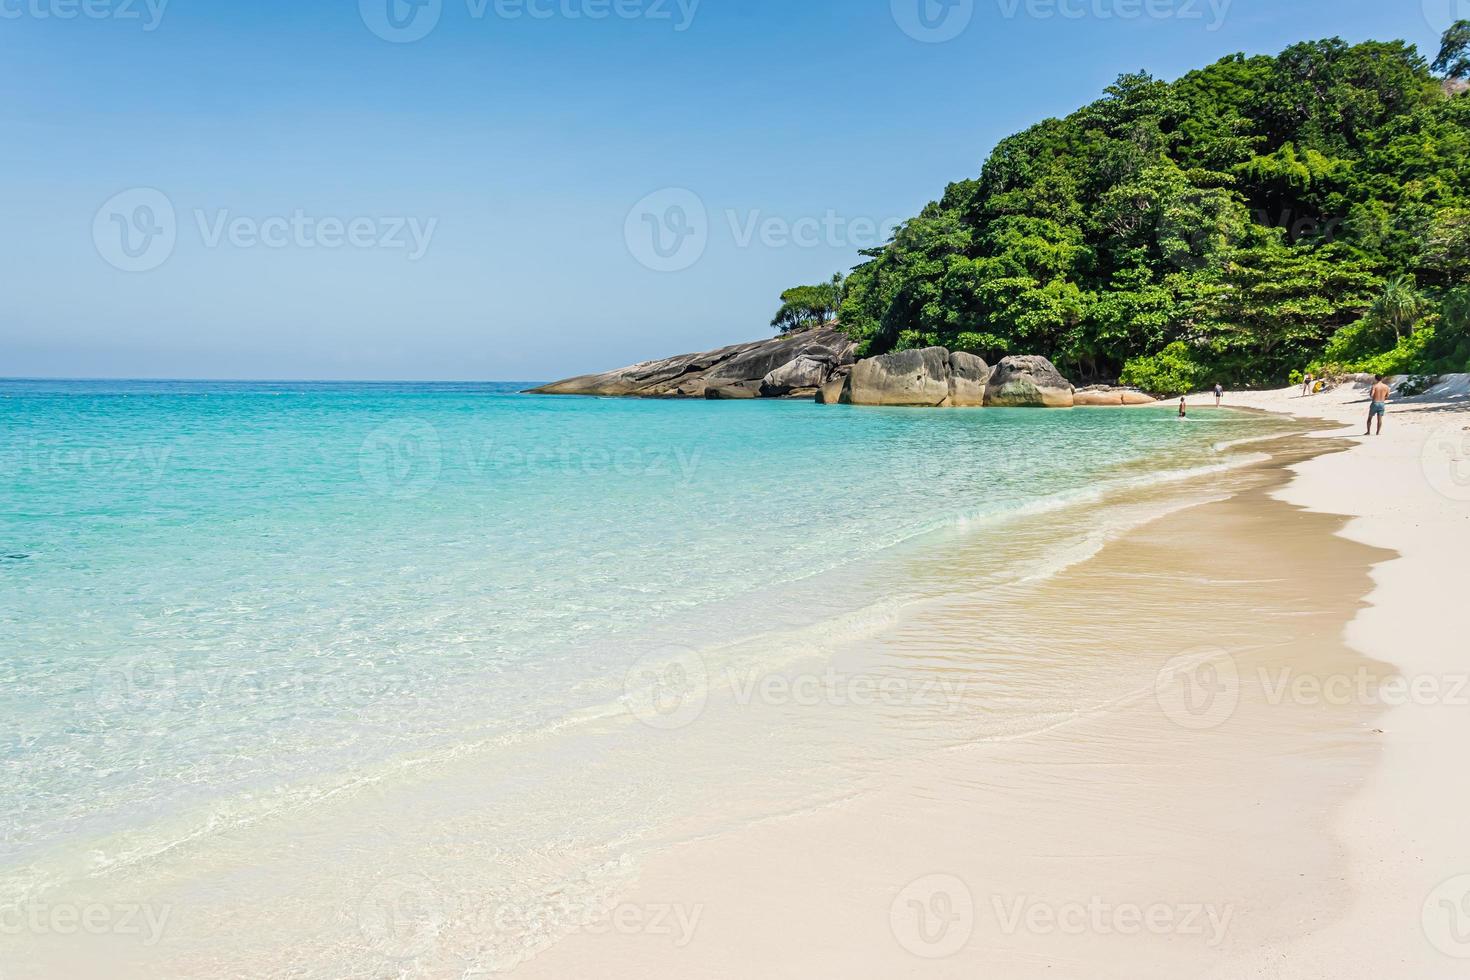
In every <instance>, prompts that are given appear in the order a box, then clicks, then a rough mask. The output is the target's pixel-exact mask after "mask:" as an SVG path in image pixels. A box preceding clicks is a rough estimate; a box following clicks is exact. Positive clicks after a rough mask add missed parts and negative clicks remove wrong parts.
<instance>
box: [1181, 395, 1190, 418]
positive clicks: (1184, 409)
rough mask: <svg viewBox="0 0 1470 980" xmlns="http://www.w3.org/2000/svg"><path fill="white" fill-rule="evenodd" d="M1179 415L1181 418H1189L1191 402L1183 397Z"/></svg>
mask: <svg viewBox="0 0 1470 980" xmlns="http://www.w3.org/2000/svg"><path fill="white" fill-rule="evenodd" d="M1179 417H1180V418H1181V419H1187V418H1189V402H1188V401H1187V400H1185V399H1183V398H1181V399H1179Z"/></svg>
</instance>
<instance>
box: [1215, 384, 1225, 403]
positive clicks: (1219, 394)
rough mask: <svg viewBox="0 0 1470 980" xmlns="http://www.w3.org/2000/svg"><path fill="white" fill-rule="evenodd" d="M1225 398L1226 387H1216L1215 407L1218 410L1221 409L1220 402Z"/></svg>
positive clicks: (1218, 385)
mask: <svg viewBox="0 0 1470 980" xmlns="http://www.w3.org/2000/svg"><path fill="white" fill-rule="evenodd" d="M1224 397H1225V386H1224V385H1220V384H1217V385H1215V407H1216V408H1219V407H1220V401H1221V400H1222V399H1223V398H1224Z"/></svg>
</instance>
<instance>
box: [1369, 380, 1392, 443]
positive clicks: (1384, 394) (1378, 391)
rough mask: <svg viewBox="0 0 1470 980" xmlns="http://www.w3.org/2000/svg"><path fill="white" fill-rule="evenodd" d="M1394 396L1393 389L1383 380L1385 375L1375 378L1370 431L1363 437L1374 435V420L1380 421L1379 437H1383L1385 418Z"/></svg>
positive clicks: (1370, 413) (1370, 412) (1370, 410)
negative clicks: (1389, 400) (1390, 399)
mask: <svg viewBox="0 0 1470 980" xmlns="http://www.w3.org/2000/svg"><path fill="white" fill-rule="evenodd" d="M1392 394H1393V389H1392V388H1390V387H1389V386H1388V383H1387V382H1385V381H1384V380H1383V375H1381V374H1375V375H1374V376H1373V394H1372V398H1373V404H1372V405H1369V406H1368V431H1367V432H1364V433H1363V435H1365V436H1371V435H1373V419H1374V418H1375V417H1376V418H1377V419H1378V435H1380V436H1381V435H1383V416H1385V415H1387V414H1388V399H1389V397H1390V396H1391V395H1392Z"/></svg>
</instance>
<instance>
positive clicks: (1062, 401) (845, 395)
mask: <svg viewBox="0 0 1470 980" xmlns="http://www.w3.org/2000/svg"><path fill="white" fill-rule="evenodd" d="M817 400H818V401H820V402H822V403H824V404H843V405H891V406H912V407H934V408H979V407H981V406H991V407H995V408H1013V407H1014V408H1022V407H1026V408H1032V407H1034V408H1071V407H1072V405H1073V404H1074V399H1073V389H1072V384H1071V382H1069V381H1068V380H1067V379H1066V378H1064V377H1062V374H1061V372H1060V371H1058V370H1057V369H1056V366H1055V365H1053V364H1052V363H1051V361H1048V360H1047V359H1046V358H1044V357H1035V356H1028V357H1007V358H1004V359H1003V360H1002V361H1001V362H1000V363H999V364H997V365H996V366H995V367H994V368H991V367H990V366H989V365H988V364H986V363H985V361H983V360H982V359H980V358H978V357H976V356H975V355H974V354H966V353H963V352H961V351H955V352H950V351H948V350H946V349H944V348H943V347H928V348H925V349H924V350H906V351H899V352H898V353H896V354H884V355H882V356H880V357H872V358H869V359H868V360H865V361H859V362H858V363H857V364H856V365H854V367H853V369H852V371H851V372H850V373H849V374H848V375H847V377H846V378H843V379H841V380H840V381H839V380H837V379H834V380H832V381H829V382H828V384H827V385H826V386H824V387H823V388H822V390H821V391H819V392H818V393H817Z"/></svg>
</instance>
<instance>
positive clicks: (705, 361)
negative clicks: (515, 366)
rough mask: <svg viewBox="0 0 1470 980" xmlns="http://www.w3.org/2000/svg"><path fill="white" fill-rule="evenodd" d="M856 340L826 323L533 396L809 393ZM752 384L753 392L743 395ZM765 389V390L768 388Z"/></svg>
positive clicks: (843, 360)
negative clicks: (805, 329)
mask: <svg viewBox="0 0 1470 980" xmlns="http://www.w3.org/2000/svg"><path fill="white" fill-rule="evenodd" d="M856 347H857V345H856V344H855V343H853V341H852V340H850V339H849V338H848V337H847V335H846V334H844V333H842V332H841V331H840V330H838V329H837V328H836V327H833V326H826V327H820V328H818V329H816V330H809V331H806V332H804V333H798V334H788V335H783V336H780V337H776V338H773V339H771V340H760V341H756V342H755V343H750V344H736V345H735V346H733V347H722V348H720V349H719V350H713V351H706V352H704V353H700V354H680V355H679V356H677V357H667V358H664V359H663V360H658V361H644V362H643V363H641V364H634V365H631V366H630V367H625V368H619V369H618V370H616V371H608V372H606V373H603V374H588V375H583V376H582V377H578V378H568V379H567V380H565V381H557V382H554V383H553V384H549V385H543V386H542V387H540V388H534V389H532V391H531V392H530V393H531V394H537V395H626V396H630V397H638V398H707V397H708V398H726V397H734V398H747V397H749V398H753V397H767V398H773V397H791V398H795V397H805V398H810V397H811V396H812V395H814V394H815V393H816V392H817V390H818V389H819V388H821V386H822V385H824V384H826V383H827V382H828V381H829V380H831V379H832V378H833V377H834V376H836V375H837V374H838V372H839V371H840V370H841V369H842V368H844V367H846V366H848V365H851V364H852V363H853V351H854V350H855V349H856ZM752 385H753V386H754V391H755V394H747V392H748V391H750V390H751V386H752ZM767 392H769V394H768V393H767Z"/></svg>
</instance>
